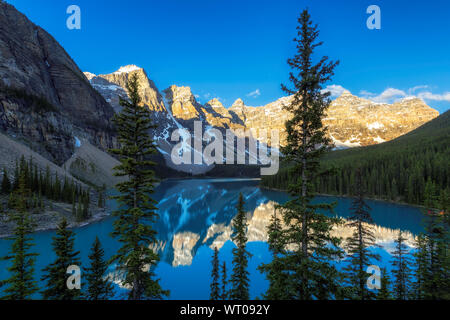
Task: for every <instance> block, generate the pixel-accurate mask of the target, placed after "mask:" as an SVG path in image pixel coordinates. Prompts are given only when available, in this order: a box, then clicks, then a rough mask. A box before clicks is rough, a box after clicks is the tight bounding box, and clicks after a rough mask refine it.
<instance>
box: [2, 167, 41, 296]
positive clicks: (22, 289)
mask: <svg viewBox="0 0 450 320" xmlns="http://www.w3.org/2000/svg"><path fill="white" fill-rule="evenodd" d="M16 193H17V197H16V203H15V208H14V209H15V212H14V213H12V216H11V220H12V221H14V222H15V229H14V235H13V236H12V237H11V238H9V240H11V241H13V242H12V245H11V250H10V253H9V254H8V255H7V256H6V257H4V258H3V259H4V260H9V261H11V266H10V267H8V272H9V274H10V278H9V279H7V280H5V281H4V282H3V284H6V285H8V287H7V288H6V289H4V293H5V296H4V297H3V299H8V300H28V299H31V297H32V295H33V294H34V293H36V292H37V291H38V288H37V284H36V281H35V280H34V264H35V261H36V256H37V254H36V253H31V252H30V249H31V248H32V247H33V246H34V244H33V243H32V238H31V237H30V234H31V233H32V232H33V224H32V221H31V218H30V215H29V214H28V213H27V207H26V202H27V198H28V194H29V191H28V189H27V188H26V181H25V174H24V173H23V174H21V175H20V177H19V186H18V190H17V191H16Z"/></svg>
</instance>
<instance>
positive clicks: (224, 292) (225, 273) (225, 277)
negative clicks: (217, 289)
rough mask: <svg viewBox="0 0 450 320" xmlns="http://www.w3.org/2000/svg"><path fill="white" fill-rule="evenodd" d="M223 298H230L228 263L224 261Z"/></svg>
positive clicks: (221, 296)
mask: <svg viewBox="0 0 450 320" xmlns="http://www.w3.org/2000/svg"><path fill="white" fill-rule="evenodd" d="M220 298H221V299H222V300H228V277H227V264H226V262H225V261H224V262H223V264H222V294H221V295H220Z"/></svg>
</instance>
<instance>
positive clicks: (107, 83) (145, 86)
mask: <svg viewBox="0 0 450 320" xmlns="http://www.w3.org/2000/svg"><path fill="white" fill-rule="evenodd" d="M84 74H85V75H86V77H87V78H88V80H89V81H90V82H91V84H92V86H93V87H94V88H95V89H97V91H98V92H100V94H101V95H102V96H104V97H105V98H106V100H107V101H108V102H109V103H110V104H111V106H112V107H113V108H114V110H115V111H116V112H117V111H119V110H120V109H121V107H120V105H119V96H121V97H126V96H127V92H126V90H127V89H126V85H127V83H128V79H129V77H130V76H131V75H133V74H136V75H137V77H138V81H139V93H140V95H141V98H142V103H143V104H144V105H145V106H147V107H148V108H149V109H150V110H152V111H156V112H166V111H167V110H166V107H165V106H164V102H163V98H162V95H161V94H160V92H159V91H158V89H157V88H156V86H155V84H154V82H153V81H152V80H150V79H149V77H148V75H147V73H146V72H145V70H144V69H143V68H140V67H138V66H136V65H127V66H124V67H120V68H119V70H117V71H115V72H113V73H110V74H101V75H98V76H95V75H94V74H93V73H90V72H85V73H84Z"/></svg>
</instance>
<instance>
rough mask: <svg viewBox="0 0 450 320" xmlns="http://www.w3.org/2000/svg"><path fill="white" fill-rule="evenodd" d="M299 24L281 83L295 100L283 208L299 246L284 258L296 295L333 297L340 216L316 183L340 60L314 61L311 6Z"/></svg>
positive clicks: (289, 236) (288, 235) (286, 233)
mask: <svg viewBox="0 0 450 320" xmlns="http://www.w3.org/2000/svg"><path fill="white" fill-rule="evenodd" d="M298 23H299V25H298V27H297V38H296V39H295V40H294V41H295V43H296V47H297V53H296V54H295V55H294V57H293V58H292V59H289V60H288V64H289V66H290V67H291V69H292V71H291V72H290V74H289V78H290V81H291V83H292V85H293V88H288V87H287V86H285V85H282V89H283V90H284V91H285V92H286V93H287V94H290V95H293V99H292V102H291V103H290V104H289V105H287V106H285V109H286V110H287V111H289V112H291V113H292V118H291V119H290V120H288V121H286V132H287V140H286V146H285V147H284V148H283V149H282V153H283V154H284V155H285V160H286V161H288V162H289V163H291V164H292V165H293V167H292V169H291V171H290V172H289V174H290V176H291V177H293V178H292V180H291V183H290V184H289V185H288V188H287V191H288V192H289V194H290V195H291V196H292V199H291V200H289V201H287V202H286V203H285V204H284V205H282V206H280V208H279V209H280V212H281V214H282V215H283V222H284V224H285V226H286V228H284V229H283V238H284V240H283V241H284V243H285V244H286V245H292V246H293V247H294V248H295V249H293V250H289V251H285V252H284V254H283V257H282V258H280V259H281V260H280V262H281V263H282V264H283V266H284V273H286V274H289V275H290V279H289V282H290V283H291V284H292V287H293V288H295V292H293V294H292V298H293V299H301V300H310V299H330V298H333V297H335V295H336V292H337V291H338V281H337V277H338V272H337V270H336V268H335V266H334V264H333V262H332V260H333V259H334V258H335V257H338V256H339V255H340V254H341V250H340V249H339V248H338V246H339V243H340V239H338V238H336V237H333V236H331V234H330V232H331V230H332V227H333V225H334V224H337V223H338V222H339V220H338V219H335V218H330V217H327V216H326V215H325V214H323V211H325V210H332V209H333V205H332V204H325V203H322V204H317V203H313V202H312V200H313V198H314V196H315V192H314V184H315V182H316V180H317V179H318V177H319V176H320V175H322V174H325V172H323V171H321V169H320V163H319V160H320V159H321V157H322V156H323V155H324V154H325V153H326V152H328V151H329V150H331V147H332V146H331V140H330V139H329V138H328V137H327V136H326V132H327V130H326V127H324V126H323V124H322V118H323V117H324V116H325V112H326V110H327V108H328V106H329V105H330V103H331V101H330V99H329V96H330V93H329V92H325V91H323V87H324V85H325V83H326V82H328V81H329V80H330V79H331V76H332V75H333V74H334V73H333V70H334V68H335V67H336V65H337V64H338V63H337V62H330V61H328V58H327V57H322V58H320V59H319V60H317V61H318V62H317V63H314V62H313V53H314V51H315V49H316V48H317V47H318V46H320V45H321V44H322V43H321V42H318V41H317V38H318V35H319V31H318V27H317V25H313V23H312V21H311V17H310V15H309V13H308V11H307V10H304V11H303V12H302V13H301V15H300V17H299V19H298ZM319 210H320V212H319Z"/></svg>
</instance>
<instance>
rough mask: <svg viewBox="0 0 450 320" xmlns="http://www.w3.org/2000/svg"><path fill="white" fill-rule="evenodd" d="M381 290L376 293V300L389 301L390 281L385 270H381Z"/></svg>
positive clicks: (390, 297) (390, 296)
mask: <svg viewBox="0 0 450 320" xmlns="http://www.w3.org/2000/svg"><path fill="white" fill-rule="evenodd" d="M380 282H381V283H380V284H381V288H380V289H379V290H378V293H377V300H391V299H392V295H391V291H390V287H391V280H390V279H389V274H388V272H387V270H386V268H382V269H381V280H380Z"/></svg>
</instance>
